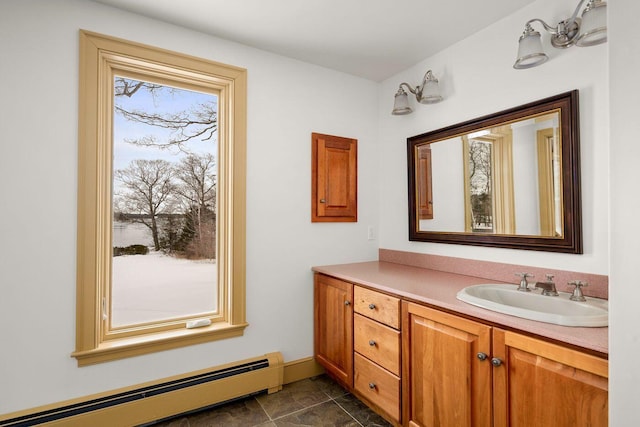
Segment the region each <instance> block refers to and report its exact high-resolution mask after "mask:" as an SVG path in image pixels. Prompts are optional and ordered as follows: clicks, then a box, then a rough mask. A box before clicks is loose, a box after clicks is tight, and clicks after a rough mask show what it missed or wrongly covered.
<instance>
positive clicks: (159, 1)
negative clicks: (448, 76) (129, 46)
mask: <svg viewBox="0 0 640 427" xmlns="http://www.w3.org/2000/svg"><path fill="white" fill-rule="evenodd" d="M93 1H96V2H98V3H103V4H106V5H110V6H114V7H117V8H120V9H124V10H127V11H130V12H134V13H137V14H140V15H145V16H148V17H151V18H155V19H159V20H161V21H165V22H169V23H172V24H176V25H181V26H184V27H187V28H192V29H194V30H197V31H202V32H204V33H207V34H211V35H213V36H216V37H220V38H223V39H227V40H232V41H235V42H239V43H242V44H245V45H249V46H253V47H256V48H259V49H262V50H266V51H269V52H273V53H276V54H280V55H284V56H288V57H291V58H295V59H299V60H301V61H305V62H310V63H313V64H317V65H321V66H324V67H327V68H331V69H334V70H338V71H343V72H345V73H349V74H353V75H356V76H360V77H364V78H367V79H370V80H374V81H382V80H384V79H386V78H388V77H390V76H392V75H394V74H396V73H398V72H400V71H402V70H405V69H407V68H409V67H411V66H412V65H415V64H416V63H418V62H420V61H421V60H423V59H425V58H428V57H429V56H431V55H433V54H435V53H437V52H439V51H440V50H442V49H444V48H446V47H448V46H451V45H452V44H454V43H456V42H457V41H459V40H462V39H464V38H465V37H468V36H469V35H471V34H473V33H475V32H477V31H479V30H481V29H482V28H485V27H487V26H489V25H491V24H492V23H494V22H496V21H498V20H500V19H502V18H504V17H505V16H508V15H510V14H511V13H513V12H515V11H516V10H518V9H520V8H522V7H523V6H525V5H527V4H529V3H532V2H533V1H534V0H484V1H471V0H466V1H451V0H448V1H447V0H179V1H177V0H93ZM510 37H516V35H513V34H512V35H510Z"/></svg>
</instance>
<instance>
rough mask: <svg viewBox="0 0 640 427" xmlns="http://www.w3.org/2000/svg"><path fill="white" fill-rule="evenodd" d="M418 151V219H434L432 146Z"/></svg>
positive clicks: (420, 148) (419, 148) (424, 146)
mask: <svg viewBox="0 0 640 427" xmlns="http://www.w3.org/2000/svg"><path fill="white" fill-rule="evenodd" d="M417 150H418V160H417V167H418V172H417V173H418V175H417V176H416V181H417V188H418V194H417V195H416V196H417V197H416V199H417V200H418V217H419V218H420V219H433V191H432V189H431V175H432V173H431V144H427V145H423V146H420V147H418V148H417Z"/></svg>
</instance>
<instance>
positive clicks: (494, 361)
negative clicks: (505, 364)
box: [491, 357, 502, 367]
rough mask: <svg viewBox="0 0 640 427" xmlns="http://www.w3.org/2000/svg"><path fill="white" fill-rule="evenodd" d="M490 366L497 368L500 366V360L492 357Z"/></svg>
mask: <svg viewBox="0 0 640 427" xmlns="http://www.w3.org/2000/svg"><path fill="white" fill-rule="evenodd" d="M491 364H492V365H493V366H495V367H498V366H500V365H502V360H500V359H498V358H497V357H494V358H493V359H491Z"/></svg>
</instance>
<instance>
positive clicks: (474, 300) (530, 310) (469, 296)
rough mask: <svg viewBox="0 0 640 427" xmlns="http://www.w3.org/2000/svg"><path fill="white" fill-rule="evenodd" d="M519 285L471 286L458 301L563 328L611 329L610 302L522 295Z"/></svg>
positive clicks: (461, 292) (588, 298) (534, 292)
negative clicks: (609, 326)
mask: <svg viewBox="0 0 640 427" xmlns="http://www.w3.org/2000/svg"><path fill="white" fill-rule="evenodd" d="M517 288H518V286H517V285H505V284H494V283H490V284H483V285H474V286H468V287H466V288H464V289H462V290H461V291H460V292H458V294H457V295H456V297H457V298H458V299H459V300H461V301H464V302H466V303H469V304H473V305H475V306H478V307H482V308H485V309H487V310H492V311H497V312H499V313H503V314H509V315H511V316H517V317H522V318H524V319H530V320H537V321H539V322H546V323H554V324H556V325H562V326H583V327H600V326H608V325H609V303H608V301H607V300H603V299H598V298H590V297H587V301H586V302H577V301H571V300H570V299H569V296H570V295H571V294H569V293H567V292H559V294H560V295H559V296H555V297H553V296H545V295H541V294H540V293H539V291H537V290H532V291H531V292H520V291H518V290H517Z"/></svg>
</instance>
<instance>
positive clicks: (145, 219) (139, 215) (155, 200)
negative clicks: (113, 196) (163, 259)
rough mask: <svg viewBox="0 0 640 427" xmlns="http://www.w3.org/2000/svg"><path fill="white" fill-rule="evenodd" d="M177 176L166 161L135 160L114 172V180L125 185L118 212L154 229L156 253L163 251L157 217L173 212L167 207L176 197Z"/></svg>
mask: <svg viewBox="0 0 640 427" xmlns="http://www.w3.org/2000/svg"><path fill="white" fill-rule="evenodd" d="M174 174H175V172H174V169H173V167H172V165H171V163H169V162H167V161H166V160H133V161H132V162H131V163H130V164H129V166H128V167H127V168H126V169H118V170H116V171H115V178H116V179H117V180H118V181H120V182H121V183H122V185H123V191H122V192H121V194H118V198H119V200H118V201H117V204H118V205H119V210H120V211H121V212H125V213H127V214H129V215H130V219H131V220H132V221H135V222H139V223H142V224H144V225H145V226H147V227H148V228H149V230H151V235H152V237H153V245H154V249H155V250H156V251H158V250H160V236H159V227H158V215H160V214H162V213H170V212H165V208H166V207H167V206H168V205H170V202H171V199H172V196H173V195H174V194H175V185H174V183H173V177H174Z"/></svg>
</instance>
